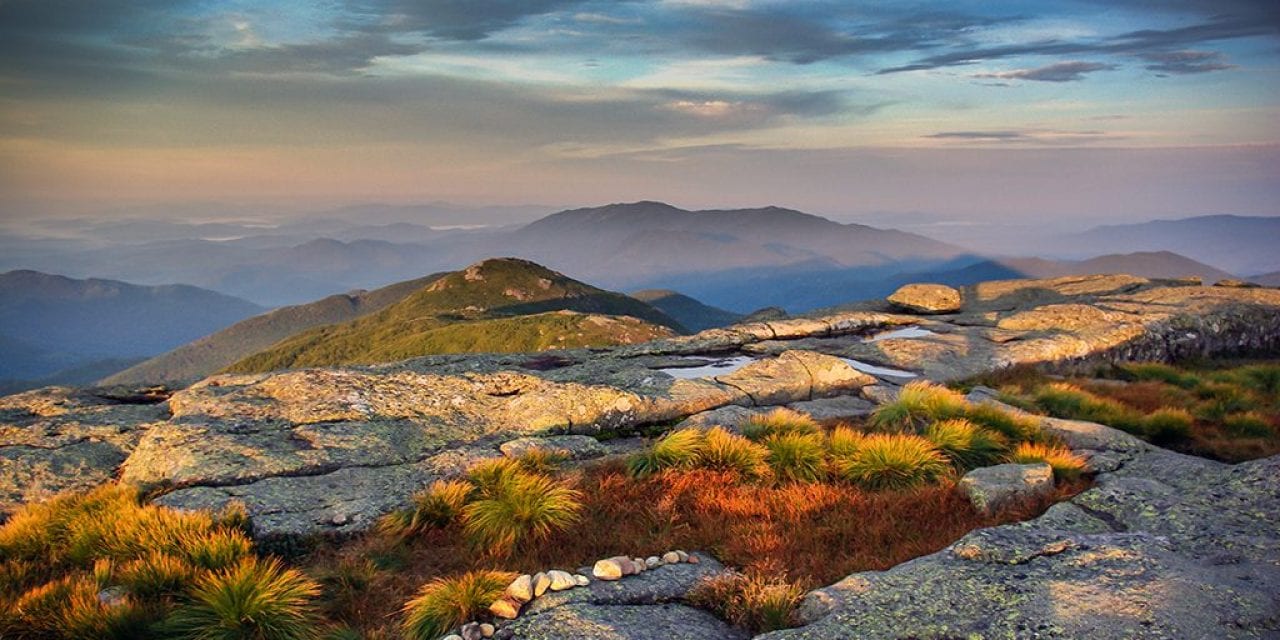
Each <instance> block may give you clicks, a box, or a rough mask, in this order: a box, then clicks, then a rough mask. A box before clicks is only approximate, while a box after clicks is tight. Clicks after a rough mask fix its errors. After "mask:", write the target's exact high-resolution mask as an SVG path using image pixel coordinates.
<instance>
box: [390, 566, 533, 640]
mask: <svg viewBox="0 0 1280 640" xmlns="http://www.w3.org/2000/svg"><path fill="white" fill-rule="evenodd" d="M515 578H516V574H514V573H506V572H502V571H472V572H469V573H464V574H462V575H460V576H454V577H450V578H437V579H435V580H432V581H431V582H428V583H427V584H425V585H423V586H422V588H421V589H420V590H418V594H417V595H416V596H415V597H414V598H413V599H412V600H410V601H409V602H408V603H406V604H405V605H404V623H403V630H404V635H405V637H406V638H408V639H409V640H436V639H437V638H439V637H441V636H443V635H445V634H447V633H449V631H450V630H452V629H453V628H455V627H457V626H459V625H461V624H464V623H466V622H470V621H472V620H475V619H476V618H477V617H479V616H480V615H481V614H484V613H486V612H487V611H488V610H489V605H491V604H493V603H494V601H496V600H497V599H498V598H501V597H502V594H503V592H505V591H506V589H507V585H509V584H511V581H512V580H515Z"/></svg>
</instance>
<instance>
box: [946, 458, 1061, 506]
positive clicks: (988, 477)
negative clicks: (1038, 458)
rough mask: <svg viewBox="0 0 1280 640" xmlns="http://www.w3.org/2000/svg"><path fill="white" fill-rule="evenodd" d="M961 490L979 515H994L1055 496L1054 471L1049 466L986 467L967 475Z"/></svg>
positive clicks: (961, 482) (1011, 465) (1004, 465)
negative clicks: (1051, 495) (1005, 508)
mask: <svg viewBox="0 0 1280 640" xmlns="http://www.w3.org/2000/svg"><path fill="white" fill-rule="evenodd" d="M960 488H961V489H963V490H964V492H965V495H967V496H969V501H970V502H972V503H973V506H974V508H976V509H977V510H978V511H981V512H983V513H994V512H996V511H999V510H1000V509H1001V508H1002V507H1005V506H1008V505H1010V504H1016V503H1018V502H1024V501H1029V500H1034V499H1037V498H1040V497H1043V496H1046V495H1049V494H1050V493H1052V492H1053V468H1052V467H1050V466H1049V465H1047V464H1045V463H1039V464H999V465H995V466H992V467H982V468H979V469H974V470H973V471H970V472H968V473H966V474H964V477H963V478H960Z"/></svg>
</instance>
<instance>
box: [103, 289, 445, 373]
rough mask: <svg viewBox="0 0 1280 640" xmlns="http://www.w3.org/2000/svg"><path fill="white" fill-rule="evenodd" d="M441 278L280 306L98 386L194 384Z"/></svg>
mask: <svg viewBox="0 0 1280 640" xmlns="http://www.w3.org/2000/svg"><path fill="white" fill-rule="evenodd" d="M444 275H446V274H444V273H437V274H433V275H429V276H426V277H423V278H418V279H416V280H407V281H405V282H397V283H396V284H393V285H390V286H386V287H383V288H381V289H377V290H374V291H353V292H351V293H345V294H338V295H333V296H329V297H327V298H324V299H322V300H317V301H315V302H311V303H308V304H300V305H294V306H290V307H282V308H280V309H276V310H274V311H270V312H267V313H264V314H262V315H259V316H254V317H252V318H249V319H248V320H242V321H240V322H237V323H235V324H233V325H231V326H229V327H227V328H225V329H223V330H221V331H219V332H217V333H214V334H212V335H208V336H205V337H203V338H200V339H199V340H196V341H195V342H191V343H189V344H185V345H182V346H181V347H178V348H177V349H174V350H173V351H169V352H168V353H164V354H161V355H158V356H156V357H154V358H151V359H150V360H146V361H144V362H142V363H139V364H137V365H136V366H133V367H131V368H129V369H125V370H124V371H121V372H119V373H116V374H115V375H112V376H110V377H108V378H106V379H104V380H102V384H158V383H163V382H169V383H178V382H188V381H192V380H197V379H199V378H203V377H205V376H208V375H210V374H213V373H215V372H217V371H220V370H222V369H224V368H226V367H228V366H230V365H232V364H234V363H235V362H237V361H239V360H241V359H242V358H245V357H248V356H250V355H253V354H254V353H257V352H259V351H262V350H263V349H266V348H267V347H270V346H271V345H273V344H275V343H277V342H279V341H281V340H284V339H286V338H288V337H290V336H294V335H297V334H299V333H302V332H303V331H306V330H307V329H312V328H314V327H320V326H324V325H330V324H337V323H341V322H347V321H349V320H354V319H355V318H359V317H361V316H365V315H368V314H370V313H373V312H375V311H380V310H382V309H384V308H386V307H388V306H390V305H392V304H394V303H396V302H399V301H401V300H403V299H404V298H405V297H406V296H408V295H409V294H411V293H413V292H415V291H417V290H419V289H421V288H423V287H425V286H427V285H429V284H431V283H432V282H434V281H436V280H437V279H439V278H440V277H442V276H444Z"/></svg>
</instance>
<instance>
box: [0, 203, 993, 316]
mask: <svg viewBox="0 0 1280 640" xmlns="http://www.w3.org/2000/svg"><path fill="white" fill-rule="evenodd" d="M369 211H372V212H375V213H378V214H379V215H378V216H375V217H374V218H372V219H368V220H354V219H353V220H352V221H349V222H346V223H343V222H342V221H340V220H337V219H336V217H337V216H344V215H350V216H353V218H354V217H357V216H358V215H360V214H363V213H367V212H369ZM414 213H415V211H400V210H398V209H397V208H395V207H374V208H372V209H368V210H366V209H353V210H339V211H331V212H326V213H325V214H324V215H325V216H327V217H325V218H321V219H316V220H315V221H314V226H313V227H308V226H307V225H306V224H304V223H302V222H297V221H295V222H292V223H290V224H287V225H278V226H273V227H267V226H262V225H248V224H239V225H188V226H187V227H185V229H186V230H187V231H186V232H188V233H190V234H191V235H189V236H185V237H183V236H182V235H181V234H182V233H184V231H183V229H184V227H182V226H181V225H178V226H175V225H172V224H170V225H160V226H158V227H157V229H154V230H148V229H147V228H146V226H145V225H143V224H141V223H136V222H135V223H130V224H128V225H123V226H118V227H117V226H112V227H107V228H104V229H103V235H101V236H93V237H61V236H60V237H58V238H55V239H51V238H35V237H30V236H21V235H15V234H14V233H12V232H11V233H9V234H7V235H0V269H4V268H19V267H21V268H33V269H44V270H51V269H57V270H59V272H62V273H69V274H72V275H78V276H94V277H110V278H115V279H120V280H126V281H129V282H139V283H149V284H155V283H160V282H187V283H191V284H194V285H197V286H201V287H205V288H208V289H213V290H216V291H222V292H225V293H228V294H231V295H235V296H238V297H241V298H245V299H248V300H252V301H254V302H258V303H261V304H264V305H268V306H282V305H291V304H304V303H308V302H311V301H313V300H316V299H319V298H322V297H325V296H329V295H334V294H338V293H341V292H344V291H351V290H353V289H374V288H377V287H382V286H385V285H387V284H389V283H393V282H400V281H403V280H409V279H413V278H417V277H419V276H421V275H422V274H424V273H433V272H437V271H447V270H453V269H457V268H459V267H461V266H462V265H466V264H471V263H473V262H476V261H478V260H483V259H484V258H487V257H489V256H496V255H506V256H519V257H521V258H525V259H528V260H531V261H534V262H537V263H539V264H543V265H546V266H547V267H549V268H551V269H555V270H557V271H559V272H561V273H564V274H567V275H568V276H570V277H572V278H575V279H578V280H581V281H584V282H591V283H593V284H596V285H598V286H601V287H605V288H607V289H612V290H619V291H630V290H637V289H673V290H677V291H680V292H682V293H684V294H686V295H691V296H694V297H695V298H697V299H699V300H701V301H703V302H705V303H707V304H711V305H714V306H717V307H720V308H724V309H729V310H732V311H736V312H747V311H750V310H752V309H756V308H758V307H760V306H763V305H777V306H784V307H788V308H789V309H791V310H792V311H799V310H803V309H806V308H812V307H814V306H818V305H819V304H821V303H833V302H838V301H842V300H845V299H847V297H846V296H844V295H842V294H840V292H837V291H834V290H824V289H823V288H822V287H821V285H819V284H818V283H819V282H821V281H822V280H823V279H824V278H827V277H828V276H831V275H832V274H836V275H837V276H838V279H843V280H857V281H866V282H871V281H874V280H875V279H877V278H880V277H882V276H884V275H885V274H892V273H901V272H906V271H919V270H923V269H930V268H935V267H938V266H939V265H941V264H943V263H946V262H948V261H951V260H954V259H957V258H959V257H961V256H963V251H962V250H961V249H959V248H957V247H954V246H951V245H947V244H944V243H940V242H936V241H934V240H930V239H928V238H925V237H924V236H919V235H915V234H910V233H903V232H901V231H892V230H885V229H877V228H874V227H869V226H865V225H856V224H840V223H837V222H833V221H831V220H827V219H825V218H821V217H818V216H813V215H809V214H805V213H802V212H799V211H794V210H790V209H783V208H779V207H765V208H760V209H741V210H712V211H687V210H684V209H679V208H677V207H673V206H671V205H667V204H663V203H659V202H635V203H629V204H613V205H608V206H604V207H595V208H587V209H574V210H569V211H562V212H560V213H555V214H552V215H549V216H546V217H544V218H541V219H538V220H535V221H534V222H532V223H529V224H523V225H522V226H516V225H515V224H510V223H508V226H487V227H483V228H474V227H475V226H477V225H478V224H483V223H477V225H468V224H463V223H461V222H459V223H458V224H453V225H439V226H432V225H423V224H419V223H415V222H414V221H413V220H412V219H410V220H397V218H399V217H406V218H407V217H410V216H411V215H413V214H414ZM465 213H466V212H461V213H458V214H457V215H456V216H455V217H450V218H447V219H448V220H451V221H463V220H468V219H469V218H466V217H465ZM517 213H518V214H519V215H514V214H513V215H511V216H505V215H504V216H499V215H496V214H495V215H493V216H490V217H484V218H477V220H488V221H495V222H501V221H506V220H510V221H512V222H516V221H520V222H523V220H527V219H528V218H527V217H524V218H522V216H526V215H528V213H529V212H524V211H520V212H517ZM441 219H446V218H441ZM58 230H59V232H60V233H70V231H69V230H68V229H65V228H62V227H59V229H58ZM108 232H109V233H108ZM130 234H135V235H136V236H137V238H136V239H131V238H132V236H131V235H130ZM148 238H157V239H155V240H150V239H148ZM973 261H974V260H969V262H973ZM761 285H766V286H765V289H766V290H770V291H776V292H778V293H777V295H776V296H775V297H774V298H772V299H770V300H757V297H758V296H759V295H760V292H761ZM796 287H799V288H800V289H802V290H804V293H802V294H799V295H796V296H794V297H792V296H790V295H789V293H788V292H790V291H792V290H793V289H795V288H796Z"/></svg>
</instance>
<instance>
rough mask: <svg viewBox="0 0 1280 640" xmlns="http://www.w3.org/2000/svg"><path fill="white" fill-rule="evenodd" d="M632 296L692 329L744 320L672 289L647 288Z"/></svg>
mask: <svg viewBox="0 0 1280 640" xmlns="http://www.w3.org/2000/svg"><path fill="white" fill-rule="evenodd" d="M631 297H632V298H635V299H636V300H640V301H642V302H647V303H649V304H650V305H652V306H654V307H656V308H657V309H658V310H659V311H662V312H663V313H665V314H667V315H669V316H671V317H672V318H675V320H676V321H677V322H679V323H680V324H682V325H684V326H685V328H687V329H689V330H690V331H695V332H696V331H704V330H706V329H714V328H716V327H727V326H729V325H731V324H734V323H736V322H739V321H741V320H742V315H740V314H737V313H734V312H732V311H725V310H724V309H720V308H718V307H713V306H711V305H708V304H703V303H702V302H699V301H698V300H696V299H694V298H691V297H689V296H686V295H684V294H683V293H680V292H678V291H672V290H670V289H645V290H643V291H634V292H632V293H631Z"/></svg>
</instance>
